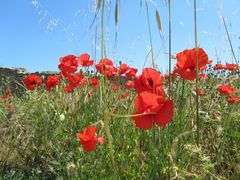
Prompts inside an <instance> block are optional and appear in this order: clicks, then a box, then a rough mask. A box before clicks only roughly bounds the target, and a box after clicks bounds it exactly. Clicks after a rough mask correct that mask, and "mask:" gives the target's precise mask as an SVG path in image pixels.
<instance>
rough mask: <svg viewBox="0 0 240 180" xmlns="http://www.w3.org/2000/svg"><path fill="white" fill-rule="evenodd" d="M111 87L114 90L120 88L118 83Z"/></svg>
mask: <svg viewBox="0 0 240 180" xmlns="http://www.w3.org/2000/svg"><path fill="white" fill-rule="evenodd" d="M111 89H112V90H113V91H118V90H119V88H118V86H116V85H114V86H112V87H111Z"/></svg>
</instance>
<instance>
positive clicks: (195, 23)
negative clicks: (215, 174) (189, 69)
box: [194, 0, 200, 145]
mask: <svg viewBox="0 0 240 180" xmlns="http://www.w3.org/2000/svg"><path fill="white" fill-rule="evenodd" d="M194 34H195V48H196V122H197V145H199V131H200V130H199V126H200V124H199V123H200V122H199V100H198V99H199V98H198V97H199V93H198V79H199V69H198V34H197V1H196V0H194Z"/></svg>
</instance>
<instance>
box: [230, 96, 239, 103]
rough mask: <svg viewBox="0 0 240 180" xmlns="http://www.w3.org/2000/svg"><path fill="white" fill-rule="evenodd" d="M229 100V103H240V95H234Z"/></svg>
mask: <svg viewBox="0 0 240 180" xmlns="http://www.w3.org/2000/svg"><path fill="white" fill-rule="evenodd" d="M227 102H228V104H232V103H238V102H239V97H238V96H232V97H230V98H228V99H227Z"/></svg>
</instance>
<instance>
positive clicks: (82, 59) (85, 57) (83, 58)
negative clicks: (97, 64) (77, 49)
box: [76, 54, 94, 67]
mask: <svg viewBox="0 0 240 180" xmlns="http://www.w3.org/2000/svg"><path fill="white" fill-rule="evenodd" d="M76 60H77V62H78V64H79V65H81V66H83V67H88V66H92V65H93V62H94V61H93V60H90V55H89V54H82V55H80V56H79V57H77V58H76Z"/></svg>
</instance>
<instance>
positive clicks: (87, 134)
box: [76, 126, 97, 152]
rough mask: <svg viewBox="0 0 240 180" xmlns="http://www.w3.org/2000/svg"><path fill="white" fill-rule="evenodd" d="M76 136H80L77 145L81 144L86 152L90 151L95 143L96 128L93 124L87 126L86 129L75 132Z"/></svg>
mask: <svg viewBox="0 0 240 180" xmlns="http://www.w3.org/2000/svg"><path fill="white" fill-rule="evenodd" d="M76 136H77V137H79V138H80V144H79V145H83V149H84V150H85V151H86V152H91V151H93V150H94V149H95V147H96V144H97V136H96V130H95V128H94V127H93V126H88V127H87V129H86V130H83V131H82V132H80V133H76Z"/></svg>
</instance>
